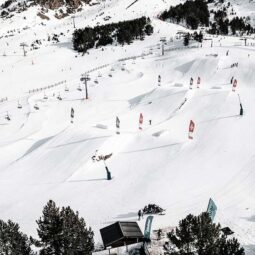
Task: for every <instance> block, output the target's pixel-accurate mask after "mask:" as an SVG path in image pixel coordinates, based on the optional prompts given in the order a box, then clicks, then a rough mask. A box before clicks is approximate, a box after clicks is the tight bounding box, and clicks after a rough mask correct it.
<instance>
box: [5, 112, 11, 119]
mask: <svg viewBox="0 0 255 255" xmlns="http://www.w3.org/2000/svg"><path fill="white" fill-rule="evenodd" d="M5 119H6V120H8V121H10V120H11V118H10V116H9V114H8V112H7V113H6V115H5Z"/></svg>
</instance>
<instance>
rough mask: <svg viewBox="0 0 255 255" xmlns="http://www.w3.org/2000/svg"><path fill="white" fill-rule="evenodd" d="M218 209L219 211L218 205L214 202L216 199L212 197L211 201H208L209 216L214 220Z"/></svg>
mask: <svg viewBox="0 0 255 255" xmlns="http://www.w3.org/2000/svg"><path fill="white" fill-rule="evenodd" d="M216 211H217V206H216V204H215V203H214V201H213V200H212V199H211V198H210V200H209V203H208V207H207V212H208V213H209V216H210V218H211V220H212V221H213V220H214V217H215V215H216Z"/></svg>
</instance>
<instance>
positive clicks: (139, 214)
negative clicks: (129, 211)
mask: <svg viewBox="0 0 255 255" xmlns="http://www.w3.org/2000/svg"><path fill="white" fill-rule="evenodd" d="M141 216H142V211H141V210H139V211H138V220H140V219H141Z"/></svg>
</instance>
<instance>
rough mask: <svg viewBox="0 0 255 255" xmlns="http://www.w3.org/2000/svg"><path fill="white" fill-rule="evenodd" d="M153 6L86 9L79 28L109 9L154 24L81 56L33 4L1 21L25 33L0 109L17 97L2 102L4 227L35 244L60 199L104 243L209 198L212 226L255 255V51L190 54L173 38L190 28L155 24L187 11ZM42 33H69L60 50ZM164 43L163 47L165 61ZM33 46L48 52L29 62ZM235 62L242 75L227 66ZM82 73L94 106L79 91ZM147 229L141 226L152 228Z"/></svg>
mask: <svg viewBox="0 0 255 255" xmlns="http://www.w3.org/2000/svg"><path fill="white" fill-rule="evenodd" d="M147 1H148V0H147ZM147 1H146V0H140V1H138V2H137V3H136V4H134V6H132V7H130V8H129V9H126V7H127V6H128V5H129V4H130V3H131V2H132V1H128V0H123V1H116V0H115V1H106V2H105V3H101V4H100V5H95V6H93V7H89V6H87V7H85V9H84V10H83V11H82V12H81V13H79V14H77V16H76V18H75V25H76V27H81V28H82V27H84V26H86V25H87V24H90V25H93V24H96V22H101V23H103V22H104V21H103V18H102V17H103V15H102V16H99V15H98V13H100V12H104V16H107V15H108V16H111V17H112V19H111V21H112V22H113V21H118V20H125V19H132V18H135V17H140V16H141V15H146V16H149V17H151V19H152V24H153V26H154V34H153V35H152V36H150V37H146V38H145V40H144V41H135V42H134V43H133V44H131V45H125V46H123V47H121V46H107V47H104V50H102V49H101V48H98V49H93V50H90V51H89V54H85V55H84V56H81V55H78V54H77V53H76V52H74V51H73V50H72V42H71V36H72V31H73V30H74V28H73V22H72V19H71V18H70V17H67V18H66V19H63V20H56V19H54V18H52V20H50V21H43V23H45V24H46V25H42V24H41V23H42V21H41V20H40V19H39V17H36V8H35V7H34V8H32V9H29V10H28V11H27V12H26V13H25V14H24V13H23V14H19V15H17V16H15V18H13V19H12V20H1V25H0V27H1V28H0V31H1V34H3V35H6V34H10V33H8V32H7V31H8V30H14V29H15V30H16V31H15V32H13V36H10V37H3V38H1V39H0V45H1V51H2V55H1V56H0V73H1V75H0V84H1V85H0V86H1V87H0V100H1V98H3V99H5V98H6V97H7V99H8V100H7V101H5V100H3V102H0V133H1V136H0V218H1V219H4V220H7V219H9V218H10V219H12V220H14V221H17V222H19V224H20V226H21V228H22V230H23V231H24V232H26V233H27V234H31V235H34V236H36V222H35V220H36V219H37V218H38V217H39V215H40V213H41V210H42V207H43V205H44V204H45V203H46V202H47V201H48V200H49V199H53V200H54V201H56V203H57V204H59V205H70V206H71V207H72V208H74V209H75V210H78V211H79V212H80V215H82V216H83V217H84V218H85V220H86V222H87V224H88V225H89V226H91V227H92V229H93V230H94V232H95V239H96V242H101V240H100V235H99V229H100V228H102V227H104V226H106V225H108V224H111V223H113V222H115V221H118V220H134V221H136V220H137V211H138V210H139V209H140V208H142V207H143V206H144V205H146V204H148V203H157V204H159V205H160V206H162V207H163V208H164V209H166V213H165V215H162V216H157V217H155V219H154V222H153V228H154V229H157V228H159V227H162V228H163V227H174V226H176V225H177V224H178V221H179V220H180V219H181V218H183V217H185V216H186V215H187V214H189V213H192V214H199V213H201V212H203V211H205V210H206V208H207V204H208V200H209V198H213V199H214V201H215V202H216V204H217V207H218V211H217V214H216V218H215V221H216V222H220V223H221V225H222V226H229V227H230V228H231V229H232V230H233V231H234V232H235V236H236V237H237V238H238V239H239V240H240V242H241V244H242V245H243V246H244V247H245V248H246V254H248V255H252V254H254V253H255V218H254V217H255V200H254V195H253V194H254V192H255V185H254V181H255V172H254V167H255V158H254V151H255V144H254V142H253V141H254V140H255V132H254V126H253V125H254V116H253V110H254V102H255V94H254V93H253V92H254V89H255V87H254V81H255V72H254V66H255V47H253V46H252V45H254V43H255V40H253V39H252V38H251V39H248V42H247V46H244V41H242V40H240V38H238V37H220V36H219V37H212V36H211V37H209V36H207V37H208V39H210V40H204V42H203V44H202V47H201V45H200V44H198V43H194V44H191V45H190V46H192V47H190V48H184V47H183V41H182V39H179V38H177V37H176V33H177V32H178V31H180V30H181V31H185V28H183V27H181V26H178V25H175V24H171V23H166V22H162V21H160V20H158V19H157V18H156V15H157V14H158V12H160V11H162V10H164V9H165V8H167V7H169V5H170V4H177V3H178V2H179V1H158V3H154V1H149V2H150V4H147ZM24 15H25V16H26V20H24V19H23V18H22V17H23V16H24ZM35 17H36V18H35ZM25 26H28V27H29V29H23V28H24V27H25ZM18 29H20V30H19V31H20V33H18V32H17V31H18ZM46 31H47V33H48V34H53V33H56V34H60V33H61V32H67V31H69V32H68V33H67V36H66V37H65V36H62V37H61V36H60V38H59V40H60V42H59V43H56V44H54V43H52V42H48V41H47V36H45V35H46V34H47V33H46ZM161 37H166V39H167V42H166V45H165V46H164V49H165V52H164V55H162V48H161V42H160V38H161ZM36 38H39V39H41V40H42V41H43V43H42V45H41V46H40V48H39V49H38V50H30V49H29V47H27V48H26V51H27V53H26V56H25V57H24V56H23V50H22V47H20V43H22V42H25V43H27V44H30V43H32V42H33V41H34V40H35V39H36ZM44 39H45V40H44ZM211 46H212V47H211ZM227 52H228V54H226V53H227ZM234 63H238V67H236V66H235V67H231V65H233V64H234ZM88 71H89V72H88ZM86 72H88V75H89V78H90V80H89V81H88V82H87V86H88V96H89V99H87V100H86V99H85V90H84V82H82V81H81V80H80V78H81V77H82V75H84V74H85V73H86ZM158 75H160V76H161V82H160V84H159V83H158ZM191 77H193V79H194V83H193V86H192V89H190V78H191ZM198 77H200V78H201V82H200V86H199V88H198V86H197V78H198ZM232 77H234V78H235V79H236V80H237V87H236V89H235V91H233V87H232V84H231V82H230V81H231V78H232ZM159 85H160V86H159ZM238 95H239V96H240V99H241V102H242V105H243V108H244V115H243V116H240V115H239V111H240V106H239V104H240V102H239V96H238ZM60 99H61V100H60ZM19 106H20V107H19ZM35 106H37V107H35ZM36 108H37V109H36ZM71 108H73V109H74V118H73V123H70V111H71ZM141 113H142V115H143V122H142V124H141V125H140V127H141V129H139V116H140V114H141ZM7 116H9V120H8V119H7V118H6V117H7ZM116 117H118V118H119V120H120V128H119V130H118V131H119V132H120V134H116V131H117V130H116V125H115V124H116V123H115V121H116ZM190 120H193V121H194V123H195V129H194V132H193V134H192V135H193V139H189V138H188V135H189V133H188V131H189V124H190ZM96 151H97V154H98V155H107V154H111V153H112V156H111V157H110V158H109V159H108V160H107V161H106V164H107V166H108V168H109V170H110V171H111V174H112V180H111V181H107V179H106V171H105V166H104V163H103V162H102V161H98V162H97V161H96V162H93V160H92V156H93V155H95V152H96ZM139 225H140V226H141V229H143V228H144V220H141V221H139Z"/></svg>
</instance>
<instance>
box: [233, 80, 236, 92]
mask: <svg viewBox="0 0 255 255" xmlns="http://www.w3.org/2000/svg"><path fill="white" fill-rule="evenodd" d="M236 87H237V80H236V79H234V82H233V87H232V91H236Z"/></svg>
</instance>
